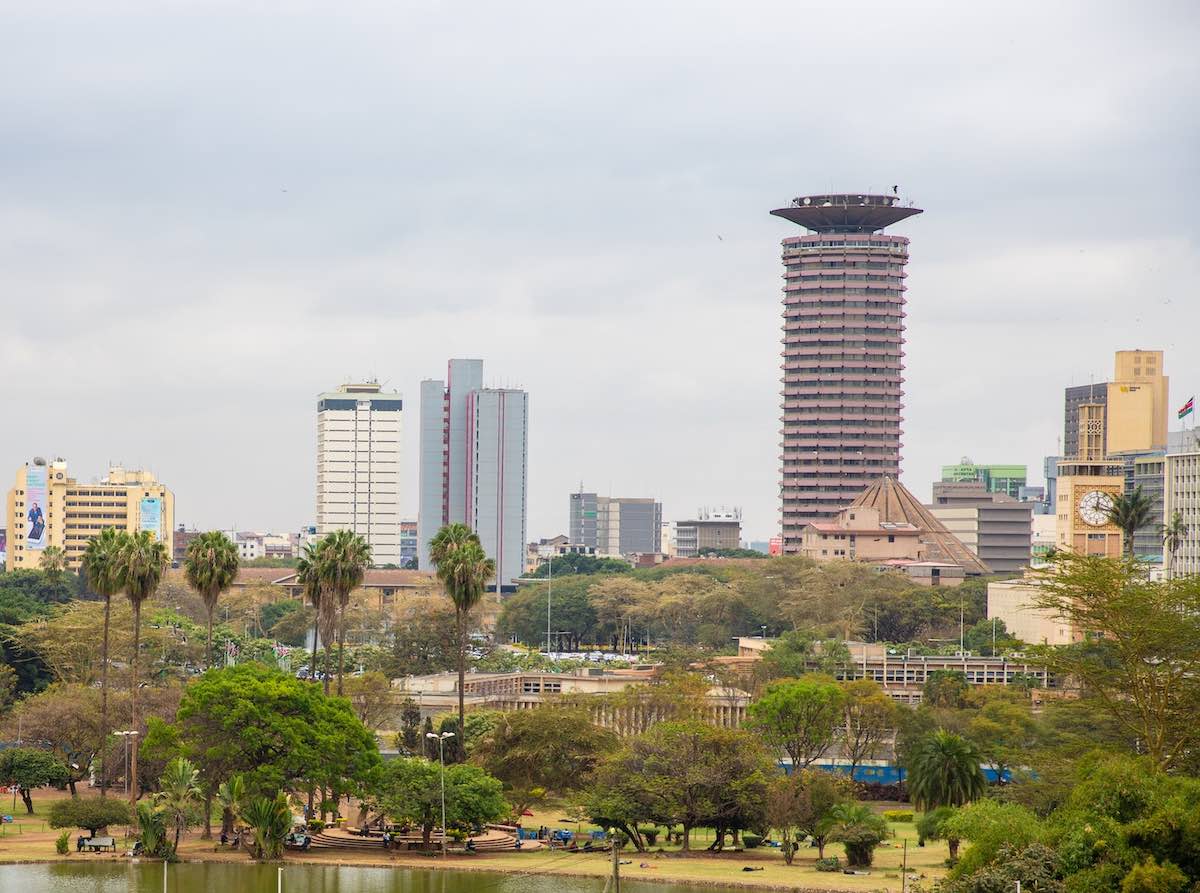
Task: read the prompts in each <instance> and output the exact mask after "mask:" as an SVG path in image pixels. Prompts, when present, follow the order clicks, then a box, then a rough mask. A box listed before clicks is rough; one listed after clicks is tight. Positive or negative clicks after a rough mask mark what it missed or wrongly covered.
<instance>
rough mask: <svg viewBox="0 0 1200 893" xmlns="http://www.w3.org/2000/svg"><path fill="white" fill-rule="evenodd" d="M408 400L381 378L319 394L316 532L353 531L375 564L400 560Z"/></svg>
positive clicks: (392, 562)
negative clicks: (403, 418) (402, 442)
mask: <svg viewBox="0 0 1200 893" xmlns="http://www.w3.org/2000/svg"><path fill="white" fill-rule="evenodd" d="M403 409H404V401H403V399H402V398H401V395H400V394H399V393H398V392H396V391H385V390H383V388H382V387H380V385H379V383H378V382H374V381H368V382H359V383H348V384H344V385H342V386H341V387H339V388H338V389H337V390H336V391H330V392H328V393H325V394H320V395H318V397H317V532H318V533H319V534H320V535H322V536H324V535H325V534H327V533H332V532H333V531H335V530H352V531H354V532H355V533H357V534H358V535H359V536H361V537H362V538H363V539H365V540H366V541H367V544H368V545H369V546H370V547H371V561H372V563H373V564H395V563H398V562H399V561H400V426H401V415H402V413H403Z"/></svg>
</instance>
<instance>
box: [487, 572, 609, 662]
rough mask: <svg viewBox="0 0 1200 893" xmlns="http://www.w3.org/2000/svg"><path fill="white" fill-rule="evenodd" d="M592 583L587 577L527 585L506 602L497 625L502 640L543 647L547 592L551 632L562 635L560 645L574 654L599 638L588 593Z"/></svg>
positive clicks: (544, 641) (596, 619) (595, 617)
mask: <svg viewBox="0 0 1200 893" xmlns="http://www.w3.org/2000/svg"><path fill="white" fill-rule="evenodd" d="M594 582H595V580H593V579H591V578H589V577H586V576H585V577H566V578H565V579H562V580H559V578H558V577H557V575H556V576H555V578H554V581H553V582H552V583H549V584H547V583H526V584H524V585H522V586H521V588H520V589H519V590H518V591H517V592H516V594H514V595H512V596H510V597H509V598H507V599H505V601H504V606H503V607H502V608H501V610H500V619H499V620H498V621H497V623H496V635H497V636H498V637H499V638H501V639H508V638H510V637H511V638H515V639H516V640H517V641H519V642H524V643H525V644H526V645H532V646H537V645H539V644H540V645H542V646H544V645H545V644H546V592H547V589H549V590H550V611H551V615H550V616H551V623H552V626H553V632H554V633H555V634H557V633H565V634H566V636H565V641H563V645H564V646H565V647H566V648H567V649H569V650H574V649H577V648H578V647H579V645H580V644H581V643H583V642H595V641H597V639H598V638H599V629H600V627H599V622H598V618H597V616H596V609H595V608H594V607H593V605H592V600H591V597H590V595H589V593H588V589H589V587H590V586H592V584H593V583H594Z"/></svg>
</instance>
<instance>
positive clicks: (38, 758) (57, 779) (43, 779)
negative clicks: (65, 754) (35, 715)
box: [0, 747, 69, 815]
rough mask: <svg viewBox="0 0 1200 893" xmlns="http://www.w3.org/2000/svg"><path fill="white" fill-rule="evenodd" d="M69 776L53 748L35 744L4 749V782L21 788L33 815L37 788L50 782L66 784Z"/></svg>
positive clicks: (0, 780) (0, 753)
mask: <svg viewBox="0 0 1200 893" xmlns="http://www.w3.org/2000/svg"><path fill="white" fill-rule="evenodd" d="M68 775H69V771H68V770H67V767H66V766H65V765H63V762H62V760H60V759H59V758H58V757H56V756H55V755H54V754H52V753H50V752H49V751H46V750H37V749H35V748H32V747H10V748H8V750H0V784H4V785H6V786H7V787H10V788H11V787H20V789H21V799H22V800H23V801H24V802H25V811H26V812H27V813H29V814H30V815H33V797H32V796H31V793H32V791H33V789H34V788H40V787H43V786H45V785H48V784H60V785H61V784H66V782H67V777H68Z"/></svg>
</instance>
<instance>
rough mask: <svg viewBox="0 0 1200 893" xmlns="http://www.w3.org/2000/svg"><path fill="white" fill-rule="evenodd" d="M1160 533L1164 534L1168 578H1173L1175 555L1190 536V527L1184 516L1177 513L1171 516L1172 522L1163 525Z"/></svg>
mask: <svg viewBox="0 0 1200 893" xmlns="http://www.w3.org/2000/svg"><path fill="white" fill-rule="evenodd" d="M1160 532H1161V533H1162V541H1163V548H1164V549H1165V550H1166V552H1167V576H1168V577H1173V576H1175V554H1176V553H1177V552H1178V551H1179V547H1180V546H1182V545H1183V541H1184V540H1185V539H1186V538H1187V535H1188V526H1187V523H1186V522H1185V521H1184V520H1183V515H1181V514H1179V512H1175V513H1174V514H1173V515H1171V520H1170V521H1168V522H1167V523H1166V524H1164V525H1162V528H1161V530H1160Z"/></svg>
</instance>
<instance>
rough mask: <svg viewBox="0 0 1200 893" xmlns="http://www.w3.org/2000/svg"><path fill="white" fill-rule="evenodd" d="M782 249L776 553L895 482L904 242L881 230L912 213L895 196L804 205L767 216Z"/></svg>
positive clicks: (817, 199)
mask: <svg viewBox="0 0 1200 893" xmlns="http://www.w3.org/2000/svg"><path fill="white" fill-rule="evenodd" d="M771 213H772V214H774V215H775V216H777V217H782V218H784V219H785V220H790V221H791V222H793V223H797V224H799V225H800V226H802V227H804V228H805V229H806V230H808V234H806V235H798V236H789V237H788V238H785V239H784V240H783V243H782V244H783V268H784V273H783V390H782V395H783V417H782V422H783V429H782V432H781V433H782V441H781V444H780V445H781V447H782V450H783V452H782V454H781V456H780V459H781V468H780V487H779V492H780V500H781V503H782V532H783V550H784V552H785V553H788V552H795V551H797V550H798V549H799V546H800V534H801V531H802V530H803V528H804V525H806V524H807V523H809V522H810V521H817V520H825V519H827V518H829V517H831V516H833V515H834V514H835V513H837V512H838V511H839V510H840V509H842V508H845V507H846V506H847V505H849V504H850V502H851V501H853V500H854V498H855V497H856V496H858V494H859V493H861V492H862V491H863V490H864V489H865V488H866V487H867V486H868V485H869V484H871V482H872V481H874V480H876V479H877V478H878V477H879V476H880V475H884V474H889V475H892V476H893V477H899V475H900V447H901V442H900V434H901V429H900V423H901V410H902V409H903V403H902V402H901V399H902V397H903V393H904V392H903V384H904V315H905V314H904V277H905V272H904V267H905V264H907V263H908V239H907V238H905V237H904V236H894V235H888V234H885V233H883V229H884V228H885V227H887V226H890V225H892V224H894V223H898V222H899V221H901V220H904V219H905V218H907V217H911V216H913V215H914V214H920V213H921V210H920V209H919V208H914V207H912V206H911V204H904V203H902V202H901V200H900V198H899V197H898V196H897V195H865V194H864V195H855V194H838V195H809V196H801V197H800V198H796V199H793V200H792V202H791V203H790V204H789V205H788V206H787V207H785V208H779V209H777V210H774V211H772V212H771Z"/></svg>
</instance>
